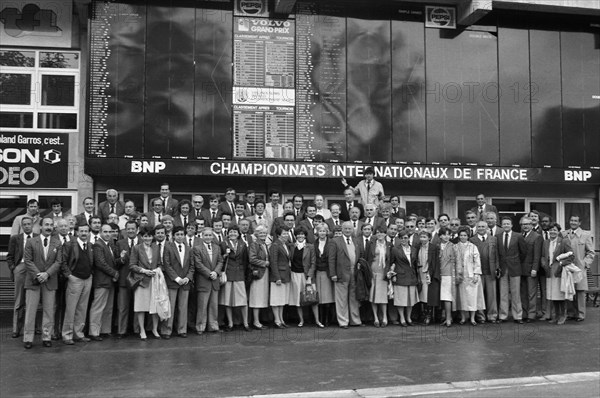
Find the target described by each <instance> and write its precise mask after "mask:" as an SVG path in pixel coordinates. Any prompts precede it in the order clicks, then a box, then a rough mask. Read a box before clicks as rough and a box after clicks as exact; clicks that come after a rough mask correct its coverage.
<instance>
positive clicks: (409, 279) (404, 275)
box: [385, 246, 419, 286]
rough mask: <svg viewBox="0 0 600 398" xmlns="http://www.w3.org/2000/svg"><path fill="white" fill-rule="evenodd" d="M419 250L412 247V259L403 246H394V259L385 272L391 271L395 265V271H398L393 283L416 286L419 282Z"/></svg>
mask: <svg viewBox="0 0 600 398" xmlns="http://www.w3.org/2000/svg"><path fill="white" fill-rule="evenodd" d="M418 254H419V251H418V250H417V249H415V248H414V247H411V251H410V261H409V259H408V257H406V254H404V249H403V248H402V246H395V247H393V248H392V259H391V261H390V263H389V265H388V267H387V268H386V269H385V273H386V275H387V273H388V272H389V271H390V269H391V267H392V266H394V272H396V281H395V282H394V281H393V280H392V284H394V285H397V286H416V285H417V282H418V276H417V263H418V261H419V257H418Z"/></svg>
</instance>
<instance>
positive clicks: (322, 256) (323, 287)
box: [314, 223, 335, 326]
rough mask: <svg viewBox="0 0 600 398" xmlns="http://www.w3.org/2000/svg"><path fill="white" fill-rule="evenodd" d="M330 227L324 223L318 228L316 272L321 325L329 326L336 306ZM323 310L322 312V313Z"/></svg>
mask: <svg viewBox="0 0 600 398" xmlns="http://www.w3.org/2000/svg"><path fill="white" fill-rule="evenodd" d="M330 244H331V243H330V241H329V227H328V226H327V224H325V223H322V224H320V225H319V226H318V227H317V240H316V242H315V245H314V246H315V257H316V272H315V282H316V285H317V292H318V293H319V306H320V307H321V308H320V309H319V314H322V315H321V316H322V317H323V320H322V321H321V323H323V324H324V326H327V324H328V323H329V318H330V317H331V316H333V311H332V308H333V306H334V304H335V293H334V287H333V282H332V281H331V278H330V277H329V261H328V253H329V246H330ZM321 310H322V311H321Z"/></svg>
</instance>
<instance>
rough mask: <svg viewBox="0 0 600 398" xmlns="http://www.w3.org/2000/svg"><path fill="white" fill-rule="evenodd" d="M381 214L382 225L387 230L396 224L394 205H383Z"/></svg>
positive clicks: (380, 210)
mask: <svg viewBox="0 0 600 398" xmlns="http://www.w3.org/2000/svg"><path fill="white" fill-rule="evenodd" d="M379 212H380V214H381V223H382V224H384V226H385V228H386V229H387V228H388V227H389V226H390V225H392V224H395V223H396V217H394V216H392V205H390V204H389V203H382V204H381V205H380V208H379Z"/></svg>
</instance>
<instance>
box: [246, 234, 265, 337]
mask: <svg viewBox="0 0 600 398" xmlns="http://www.w3.org/2000/svg"><path fill="white" fill-rule="evenodd" d="M267 234H268V230H267V227H265V226H264V225H259V226H257V227H256V229H255V230H254V236H255V238H256V239H255V240H254V241H253V242H252V243H250V247H249V249H248V257H249V260H250V269H251V274H252V282H251V283H250V298H249V299H250V302H249V306H250V308H252V315H253V317H252V318H253V322H252V326H253V327H254V329H257V330H262V329H266V328H265V327H264V326H263V325H262V324H261V323H260V309H261V308H268V307H269V249H268V248H267V244H266V241H265V239H267Z"/></svg>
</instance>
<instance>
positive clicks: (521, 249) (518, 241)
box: [498, 217, 527, 323]
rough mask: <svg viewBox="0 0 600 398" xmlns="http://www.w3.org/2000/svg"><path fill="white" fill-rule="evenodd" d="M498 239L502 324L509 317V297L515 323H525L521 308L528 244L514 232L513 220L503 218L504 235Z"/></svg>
mask: <svg viewBox="0 0 600 398" xmlns="http://www.w3.org/2000/svg"><path fill="white" fill-rule="evenodd" d="M498 237H499V238H500V239H501V242H502V243H500V242H499V243H498V259H499V263H500V269H501V277H500V313H499V319H500V322H504V321H505V320H506V319H507V317H508V303H509V295H510V302H511V312H512V316H513V321H514V322H515V323H523V319H522V318H523V307H522V306H521V275H522V273H523V270H522V264H523V262H524V261H525V258H526V256H527V243H526V242H525V239H523V235H521V234H520V233H517V232H513V231H512V219H511V218H510V217H503V218H502V234H499V235H498Z"/></svg>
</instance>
